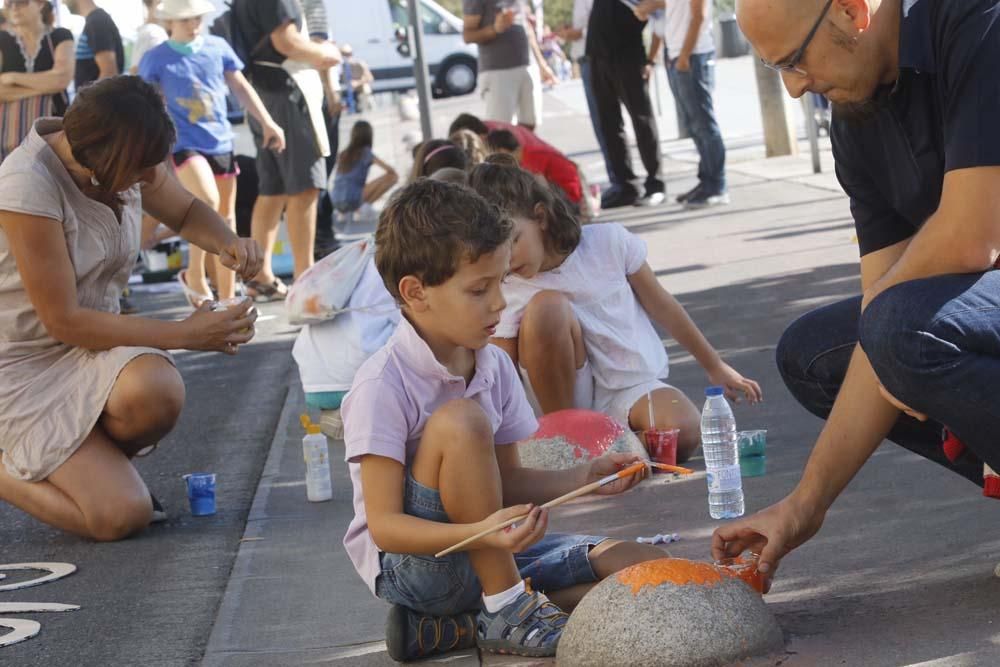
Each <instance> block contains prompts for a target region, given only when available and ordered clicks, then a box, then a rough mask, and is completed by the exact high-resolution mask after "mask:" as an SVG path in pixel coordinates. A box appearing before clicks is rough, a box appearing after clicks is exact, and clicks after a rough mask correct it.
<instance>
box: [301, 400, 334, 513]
mask: <svg viewBox="0 0 1000 667" xmlns="http://www.w3.org/2000/svg"><path fill="white" fill-rule="evenodd" d="M302 425H303V426H305V429H306V437H304V438H302V457H303V458H304V459H305V461H306V497H307V498H308V499H309V501H310V502H314V503H321V502H323V501H325V500H330V499H331V498H333V481H332V480H331V479H330V450H329V448H328V446H327V444H326V436H325V435H323V433H322V431H320V428H319V424H313V423H312V422H311V421H310V420H309V417H308V416H307V415H302Z"/></svg>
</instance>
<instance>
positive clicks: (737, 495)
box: [701, 387, 744, 519]
mask: <svg viewBox="0 0 1000 667" xmlns="http://www.w3.org/2000/svg"><path fill="white" fill-rule="evenodd" d="M705 397H706V400H705V409H704V410H702V412H701V447H702V450H703V451H704V453H705V468H706V469H707V470H708V513H709V514H711V515H712V518H713V519H735V518H736V517H738V516H743V512H744V507H743V479H742V478H741V477H740V452H739V447H738V446H737V442H736V418H735V417H733V411H732V409H731V408H730V407H729V402H728V401H726V397H725V392H724V391H723V389H722V387H708V388H707V389H706V390H705Z"/></svg>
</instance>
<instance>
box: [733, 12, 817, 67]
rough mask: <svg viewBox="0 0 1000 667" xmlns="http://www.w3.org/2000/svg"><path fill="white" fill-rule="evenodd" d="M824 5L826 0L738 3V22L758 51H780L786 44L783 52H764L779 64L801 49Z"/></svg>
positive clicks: (768, 57) (766, 56)
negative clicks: (763, 48) (764, 48)
mask: <svg viewBox="0 0 1000 667" xmlns="http://www.w3.org/2000/svg"><path fill="white" fill-rule="evenodd" d="M825 4H826V0H738V2H737V3H736V20H737V22H738V23H739V25H740V30H742V31H743V34H744V35H746V37H747V39H749V40H750V43H751V44H753V45H754V47H755V48H756V49H757V50H758V51H760V50H761V47H760V45H766V46H769V47H771V48H776V47H777V49H778V51H781V48H782V47H781V45H787V48H785V49H784V51H782V52H781V53H773V54H771V53H769V54H766V55H765V54H764V53H761V55H762V56H764V57H765V58H767V59H768V60H772V61H773V62H777V61H778V60H781V59H783V58H785V57H787V56H790V55H792V53H793V52H794V51H795V50H796V49H797V48H799V46H800V45H801V44H802V41H803V40H804V39H805V38H806V34H808V32H809V28H811V27H812V25H813V23H815V22H816V19H817V18H818V17H819V15H820V12H822V11H823V6H824V5H825Z"/></svg>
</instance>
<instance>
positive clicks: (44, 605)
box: [0, 602, 80, 614]
mask: <svg viewBox="0 0 1000 667" xmlns="http://www.w3.org/2000/svg"><path fill="white" fill-rule="evenodd" d="M79 610H80V605H78V604H60V603H58V602H0V614H36V613H43V612H50V611H51V612H63V611H79Z"/></svg>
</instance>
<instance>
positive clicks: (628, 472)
mask: <svg viewBox="0 0 1000 667" xmlns="http://www.w3.org/2000/svg"><path fill="white" fill-rule="evenodd" d="M647 465H648V463H647V462H646V461H640V462H639V463H634V464H632V465H630V466H629V467H627V468H623V469H621V470H619V471H618V472H616V473H613V474H611V475H608V476H607V477H602V478H601V479H599V480H597V481H596V482H591V483H590V484H585V485H583V486H581V487H580V488H579V489H577V490H575V491H570V492H569V493H567V494H565V495H562V496H559V497H558V498H556V499H554V500H550V501H549V502H547V503H545V504H544V505H542V506H541V507H542V509H549V508H551V507H556V506H557V505H562V504H563V503H565V502H569V501H570V500H573V499H574V498H579V497H580V496H585V495H587V494H588V493H592V492H594V491H596V490H597V489H599V488H601V487H602V486H607V485H608V484H611V483H612V482H616V481H618V480H619V479H625V478H626V477H630V476H632V475H634V474H636V473H638V472H641V471H643V470H645V469H646V466H647ZM670 467H672V468H673V467H675V466H670ZM681 470H687V469H686V468H681ZM689 472H690V471H689ZM527 518H528V515H527V514H522V515H521V516H516V517H514V518H513V519H508V520H506V521H504V522H503V523H498V524H497V525H495V526H493V527H492V528H487V529H486V530H483V531H481V532H479V533H476V534H475V535H473V536H472V537H467V538H466V539H464V540H462V541H461V542H459V543H458V544H455V545H452V546H450V547H448V548H447V549H445V550H444V551H439V552H438V553H436V554H434V557H435V558H441V557H442V556H447V555H448V554H450V553H452V552H454V551H458V550H459V549H461V548H462V547H464V546H467V545H469V544H472V543H473V542H475V541H476V540H478V539H481V538H483V537H486V536H487V535H490V534H491V533H495V532H497V531H498V530H503V529H504V528H506V527H507V526H513V525H514V524H515V523H517V522H518V521H523V520H525V519H527Z"/></svg>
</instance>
